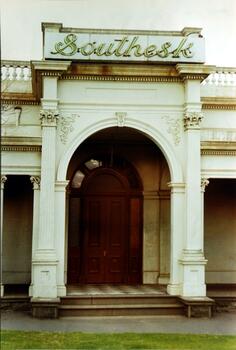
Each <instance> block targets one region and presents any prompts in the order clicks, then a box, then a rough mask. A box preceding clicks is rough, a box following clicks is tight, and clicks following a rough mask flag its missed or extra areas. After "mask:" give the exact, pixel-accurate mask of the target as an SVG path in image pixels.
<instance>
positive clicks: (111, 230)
mask: <svg viewBox="0 0 236 350" xmlns="http://www.w3.org/2000/svg"><path fill="white" fill-rule="evenodd" d="M91 153H92V155H93V157H92V158H91V157H89V158H87V159H86V158H85V159H84V160H83V161H81V162H80V164H79V166H78V168H77V169H76V170H75V172H74V174H73V176H72V181H71V184H70V204H69V239H68V283H69V284H71V283H84V284H89V283H99V284H100V283H102V284H103V283H112V284H113V283H130V284H134V283H141V282H142V211H143V210H142V206H143V197H142V183H141V180H140V178H139V175H138V173H137V171H136V169H135V168H134V167H133V165H132V164H130V163H129V162H128V161H127V160H126V159H124V158H123V157H120V156H115V155H113V154H112V153H110V152H109V151H108V152H102V153H96V152H94V151H92V152H91Z"/></svg>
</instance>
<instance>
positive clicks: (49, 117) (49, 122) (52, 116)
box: [40, 109, 59, 127]
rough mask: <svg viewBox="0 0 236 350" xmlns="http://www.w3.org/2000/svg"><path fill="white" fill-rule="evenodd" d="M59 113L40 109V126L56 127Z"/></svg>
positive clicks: (53, 110)
mask: <svg viewBox="0 0 236 350" xmlns="http://www.w3.org/2000/svg"><path fill="white" fill-rule="evenodd" d="M58 119H59V111H58V110H57V109H42V110H41V111H40V120H41V125H42V126H54V127H55V126H57V121H58Z"/></svg>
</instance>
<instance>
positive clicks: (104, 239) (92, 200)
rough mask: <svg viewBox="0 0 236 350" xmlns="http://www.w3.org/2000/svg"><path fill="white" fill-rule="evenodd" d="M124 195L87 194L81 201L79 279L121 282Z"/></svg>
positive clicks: (123, 258)
mask: <svg viewBox="0 0 236 350" xmlns="http://www.w3.org/2000/svg"><path fill="white" fill-rule="evenodd" d="M125 207H126V198H124V197H122V196H89V197H88V198H85V201H84V224H85V228H84V244H83V266H84V271H83V280H84V282H85V283H122V282H124V276H125V273H124V272H125V271H124V268H125V259H126V254H127V247H126V244H125V243H126V242H125V234H126V229H127V225H126V210H125Z"/></svg>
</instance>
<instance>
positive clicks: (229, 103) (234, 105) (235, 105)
mask: <svg viewBox="0 0 236 350" xmlns="http://www.w3.org/2000/svg"><path fill="white" fill-rule="evenodd" d="M201 102H202V109H225V110H236V98H234V97H232V98H230V97H228V98H225V97H224V98H223V97H202V98H201Z"/></svg>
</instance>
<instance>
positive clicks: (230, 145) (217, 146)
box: [201, 141, 236, 151]
mask: <svg viewBox="0 0 236 350" xmlns="http://www.w3.org/2000/svg"><path fill="white" fill-rule="evenodd" d="M201 149H202V150H229V151H235V150H236V142H235V141H201Z"/></svg>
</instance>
